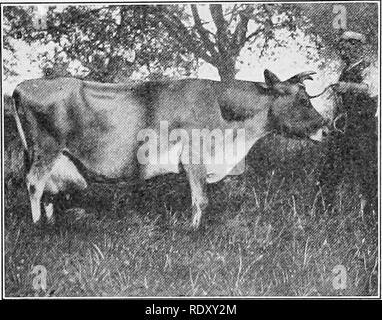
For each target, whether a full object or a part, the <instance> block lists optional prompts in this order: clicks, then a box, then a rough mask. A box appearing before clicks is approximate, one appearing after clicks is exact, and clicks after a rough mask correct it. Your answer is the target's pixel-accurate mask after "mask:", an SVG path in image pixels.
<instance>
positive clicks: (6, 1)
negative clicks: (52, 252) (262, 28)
mask: <svg viewBox="0 0 382 320" xmlns="http://www.w3.org/2000/svg"><path fill="white" fill-rule="evenodd" d="M228 2H229V3H241V4H254V3H259V4H262V3H269V4H272V3H296V2H298V3H315V4H319V3H325V4H328V3H333V4H335V3H350V2H351V3H377V4H378V9H379V10H378V19H379V22H380V23H379V24H378V38H379V41H378V57H379V61H378V69H379V70H378V71H379V79H380V87H379V89H378V107H379V114H378V119H379V127H378V135H379V143H378V194H379V199H378V200H379V210H378V227H379V228H378V261H379V263H378V290H379V292H378V296H322V297H316V296H311V297H310V296H309V297H301V296H300V297H299V296H240V297H236V296H235V297H232V296H209V297H204V296H192V297H191V296H190V297H177V296H165V297H158V296H136V297H113V296H112V297H6V296H5V283H3V281H4V280H5V267H4V265H3V262H4V261H5V256H4V251H5V250H3V246H4V234H3V230H4V227H5V219H4V215H5V208H4V202H3V191H4V179H3V177H1V178H2V179H1V188H0V192H1V197H0V207H1V212H2V213H3V215H2V219H1V228H0V239H1V250H2V255H1V261H0V268H1V279H0V285H1V289H2V290H1V299H4V300H35V299H38V300H82V299H85V300H94V299H97V300H98V299H105V300H109V299H113V300H137V299H139V300H147V302H149V300H159V301H165V300H171V299H174V300H180V301H184V300H191V301H193V300H200V299H203V300H211V299H214V300H216V301H219V300H223V299H224V300H232V302H234V301H241V300H263V299H275V300H284V299H285V300H289V299H291V300H333V299H334V300H381V221H382V219H381V203H382V201H381V196H380V195H381V191H382V188H381V84H382V78H381V62H382V61H381V1H375V0H374V1H367V0H366V1H251V2H249V1H208V0H202V1H179V0H176V1H157V0H154V1H153V0H142V1H123V0H119V1H111V2H105V1H92V0H82V1H73V2H71V1H60V2H54V1H48V0H40V1H11V0H0V4H1V27H2V26H3V7H4V6H10V5H23V4H25V5H29V4H35V5H39V4H41V5H59V4H65V5H70V4H73V5H80V4H89V5H90V4H97V5H99V4H107V5H113V4H118V5H136V4H145V5H146V4H147V5H150V4H158V3H160V4H176V3H185V4H188V3H198V4H210V3H221V4H224V3H225V4H226V3H228ZM1 48H3V33H2V31H1ZM1 72H2V73H1V75H2V77H1V93H2V97H1V146H2V150H1V175H3V174H4V163H3V159H4V149H3V148H4V108H3V106H4V95H3V75H4V69H3V59H1Z"/></svg>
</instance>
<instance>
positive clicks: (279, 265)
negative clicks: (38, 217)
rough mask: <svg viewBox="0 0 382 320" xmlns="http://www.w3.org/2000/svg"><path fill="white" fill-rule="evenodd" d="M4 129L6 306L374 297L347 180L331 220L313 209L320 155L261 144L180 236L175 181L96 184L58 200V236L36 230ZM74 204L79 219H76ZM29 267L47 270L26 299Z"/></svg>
mask: <svg viewBox="0 0 382 320" xmlns="http://www.w3.org/2000/svg"><path fill="white" fill-rule="evenodd" d="M7 128H8V130H7V131H6V132H7V136H6V137H5V138H6V141H5V146H6V152H5V174H6V175H5V191H6V194H5V288H6V289H5V293H6V296H34V295H39V296H231V295H234V296H270V295H271V296H279V295H281V296H286V295H288V296H289V295H291V296H327V295H347V296H349V295H351V296H353V295H377V293H378V292H377V290H378V288H377V284H378V279H377V274H378V243H377V221H375V220H374V222H373V223H372V224H371V225H368V226H366V224H365V223H364V221H363V220H362V217H361V215H360V208H359V205H360V204H359V198H358V190H357V187H356V186H354V185H352V184H350V183H349V181H345V183H344V184H343V185H342V187H341V189H340V190H339V192H338V203H337V208H338V211H339V212H338V214H337V215H335V216H333V215H331V214H329V213H328V212H323V211H322V210H321V209H319V207H320V203H319V197H317V194H316V192H315V189H314V186H315V174H316V171H317V170H316V166H318V165H319V164H320V160H319V159H320V157H319V155H320V150H321V149H320V148H321V147H320V146H316V145H312V144H305V145H302V144H300V143H296V142H293V141H289V142H287V141H286V140H282V139H281V138H269V139H266V140H265V141H263V142H262V143H260V144H259V145H258V146H257V148H256V153H253V152H252V154H251V156H250V157H249V159H248V160H247V164H248V170H247V171H246V173H245V174H244V175H242V176H240V177H233V178H229V179H226V180H225V181H224V182H222V183H219V184H216V185H211V186H210V188H209V198H210V199H211V206H210V210H209V212H208V213H207V214H206V215H205V216H204V220H203V221H202V227H201V229H200V230H199V231H197V232H194V231H191V230H190V228H189V223H190V218H191V212H190V197H189V191H188V186H187V181H186V179H185V177H184V176H177V177H176V176H168V177H161V178H158V179H155V180H153V181H151V182H150V183H149V184H148V185H147V186H145V187H144V188H141V189H140V190H139V192H137V193H135V194H132V188H129V187H127V186H126V185H119V186H114V187H113V186H105V185H93V186H92V187H91V188H90V190H89V191H88V192H87V194H85V195H80V194H74V195H72V197H71V198H70V199H69V200H67V199H66V198H65V197H63V201H62V202H61V204H60V206H61V209H62V210H61V211H62V212H61V214H60V216H59V217H58V221H57V224H56V226H55V227H53V228H40V229H36V228H33V227H32V226H31V225H30V220H31V217H30V209H29V204H28V201H27V195H26V190H25V187H24V185H23V181H22V175H21V174H20V169H21V160H22V156H21V154H20V146H19V143H18V142H17V140H16V138H15V137H14V135H13V132H14V131H13V129H14V128H12V124H8V127H7V122H6V129H7ZM303 147H304V148H303ZM80 205H81V206H83V207H84V208H85V209H86V210H85V211H83V210H79V209H75V208H77V207H79V206H80ZM73 208H74V209H73ZM68 209H69V210H68ZM36 265H42V266H44V267H45V268H46V270H47V288H46V290H45V291H41V290H40V291H38V292H37V291H35V290H34V289H33V285H32V284H33V279H34V275H33V274H31V270H32V269H33V267H34V266H36ZM338 265H341V266H344V267H345V269H346V275H347V278H346V279H345V280H344V281H345V283H343V282H342V283H343V284H344V285H343V286H342V289H341V288H340V289H339V288H338V286H337V287H336V286H335V285H334V286H333V281H336V278H335V276H336V274H334V273H333V268H335V267H336V266H338Z"/></svg>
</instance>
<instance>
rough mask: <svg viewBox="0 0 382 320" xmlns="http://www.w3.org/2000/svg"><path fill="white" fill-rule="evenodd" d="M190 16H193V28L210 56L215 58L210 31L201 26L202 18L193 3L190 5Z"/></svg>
mask: <svg viewBox="0 0 382 320" xmlns="http://www.w3.org/2000/svg"><path fill="white" fill-rule="evenodd" d="M191 11H192V16H193V17H194V23H195V28H196V30H197V31H198V32H199V35H200V38H201V39H202V41H203V44H204V46H205V47H206V49H207V50H208V51H209V52H210V54H211V57H213V58H214V59H216V56H217V52H216V49H215V45H214V43H213V42H212V41H211V40H210V38H209V34H210V32H209V31H208V30H207V29H205V28H204V27H203V23H202V20H201V19H200V16H199V13H198V9H197V7H196V5H195V4H192V5H191Z"/></svg>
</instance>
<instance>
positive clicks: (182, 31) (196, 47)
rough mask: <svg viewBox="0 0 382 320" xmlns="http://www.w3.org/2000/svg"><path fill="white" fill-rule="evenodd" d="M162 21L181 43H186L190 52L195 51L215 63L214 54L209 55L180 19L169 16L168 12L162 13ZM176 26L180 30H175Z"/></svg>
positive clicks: (199, 55)
mask: <svg viewBox="0 0 382 320" xmlns="http://www.w3.org/2000/svg"><path fill="white" fill-rule="evenodd" d="M161 21H162V23H163V25H164V27H165V28H166V29H167V31H168V32H169V33H171V36H172V37H174V38H175V39H176V40H177V41H178V43H179V44H181V45H184V46H185V47H186V48H187V49H188V50H189V51H190V52H193V53H194V54H195V55H196V56H198V57H200V58H202V59H203V60H205V61H206V62H208V63H210V64H214V59H213V57H212V56H210V55H208V54H207V53H206V52H205V50H204V49H203V46H202V45H201V44H200V43H198V42H197V41H195V38H194V37H193V35H192V34H191V33H190V31H189V30H188V29H187V28H186V27H185V26H184V25H183V23H182V22H181V21H178V20H177V19H176V17H174V16H172V17H168V16H167V15H166V14H163V15H161ZM174 24H175V28H176V29H177V30H178V31H177V32H174V29H175V28H174Z"/></svg>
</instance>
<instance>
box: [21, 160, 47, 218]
mask: <svg viewBox="0 0 382 320" xmlns="http://www.w3.org/2000/svg"><path fill="white" fill-rule="evenodd" d="M36 171H37V170H36V169H35V167H33V166H32V168H31V171H30V172H29V173H28V175H27V177H26V182H27V189H28V193H29V199H30V204H31V210H32V220H33V223H38V222H39V221H40V218H41V199H42V195H43V194H44V189H45V184H46V180H47V176H48V173H47V172H43V173H37V172H36ZM38 171H41V170H38Z"/></svg>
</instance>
